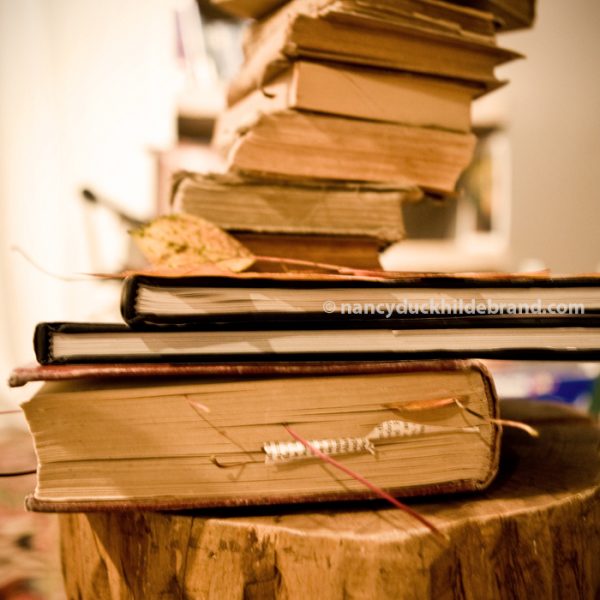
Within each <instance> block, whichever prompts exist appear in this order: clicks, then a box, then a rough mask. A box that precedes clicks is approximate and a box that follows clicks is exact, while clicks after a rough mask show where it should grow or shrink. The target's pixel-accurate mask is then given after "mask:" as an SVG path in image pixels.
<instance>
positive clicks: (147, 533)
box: [60, 402, 600, 600]
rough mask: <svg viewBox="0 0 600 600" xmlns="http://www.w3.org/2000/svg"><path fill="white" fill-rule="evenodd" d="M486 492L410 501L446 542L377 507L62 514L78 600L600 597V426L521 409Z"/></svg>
mask: <svg viewBox="0 0 600 600" xmlns="http://www.w3.org/2000/svg"><path fill="white" fill-rule="evenodd" d="M503 416H504V417H506V418H513V419H514V418H516V419H524V420H526V421H527V422H529V423H532V424H533V425H534V426H536V427H538V429H539V430H540V433H541V435H540V438H539V439H532V438H529V437H527V436H526V435H525V434H524V433H523V432H520V431H515V432H510V431H507V432H506V433H505V442H504V447H503V453H504V456H503V460H502V465H501V471H500V475H499V476H498V479H497V480H496V482H495V483H494V485H493V486H492V487H491V488H490V489H489V490H488V491H487V492H486V493H480V494H477V495H463V496H460V497H457V496H452V497H445V498H435V499H429V500H427V501H421V502H417V501H413V502H411V505H412V506H413V507H414V508H416V509H417V510H419V511H420V512H421V513H422V514H423V515H424V516H426V517H427V518H428V519H430V520H431V521H433V522H434V523H435V524H436V525H437V526H438V527H439V528H440V529H442V531H444V532H445V533H446V535H447V536H448V538H449V542H448V543H447V545H444V544H441V543H440V542H439V541H437V539H436V538H435V536H433V535H432V534H431V533H430V532H429V531H428V530H427V529H426V528H425V527H423V526H421V525H420V524H419V523H417V522H416V521H414V520H411V519H410V517H408V516H407V515H405V514H403V513H401V512H399V511H396V510H394V509H388V508H387V507H385V506H383V505H381V504H378V503H361V504H351V505H350V504H338V505H320V506H312V507H304V508H302V509H299V508H298V507H295V508H293V509H282V508H281V507H280V508H279V509H273V508H271V509H268V510H267V509H262V510H258V509H252V510H250V509H247V510H240V509H236V510H235V511H231V510H230V511H220V512H219V511H204V512H202V513H200V512H195V513H178V514H173V513H144V512H126V513H96V514H87V515H86V514H68V515H61V517H60V520H61V533H62V556H63V568H64V573H65V581H66V589H67V594H68V597H69V598H86V599H88V598H102V599H106V598H114V599H117V598H119V599H121V598H123V599H124V598H201V599H204V598H207V599H215V600H226V599H229V598H232V599H233V598H236V599H238V598H239V599H242V598H243V599H245V600H254V599H260V600H271V599H281V600H283V599H286V600H292V599H294V600H295V599H296V598H297V599H303V600H304V599H306V598H319V599H321V600H329V599H331V600H338V599H339V600H342V599H343V598H353V599H372V598H377V599H378V600H381V599H388V598H389V599H395V600H401V599H405V598H406V599H409V598H410V599H415V598H417V599H421V598H422V599H430V598H431V599H433V598H435V599H436V600H438V599H444V598H472V599H482V598H485V599H486V600H488V599H489V600H494V599H504V598H511V599H512V598H557V599H562V598H569V599H577V598H581V599H590V598H597V597H599V594H600V502H599V500H600V487H599V482H600V458H599V454H598V448H599V445H600V432H599V430H598V429H597V428H596V427H595V426H594V425H593V424H592V423H591V422H590V421H588V420H587V419H585V418H582V417H580V416H578V415H577V414H575V413H573V412H570V411H569V410H567V409H564V408H562V407H558V406H554V405H544V404H540V403H531V402H511V403H507V404H505V406H504V411H503Z"/></svg>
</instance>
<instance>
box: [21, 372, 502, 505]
mask: <svg viewBox="0 0 600 600" xmlns="http://www.w3.org/2000/svg"><path fill="white" fill-rule="evenodd" d="M466 409H468V410H466ZM23 410H24V412H25V416H26V418H27V421H28V423H29V427H30V429H31V432H32V434H33V438H34V441H35V446H36V452H37V456H38V460H39V466H38V481H37V486H36V490H35V492H34V494H33V495H32V497H31V498H30V499H29V500H28V506H29V508H31V509H34V510H48V511H90V510H113V509H115V510H118V509H161V508H171V509H176V508H193V507H202V506H225V505H247V504H273V503H294V502H304V501H323V500H340V499H355V498H363V497H364V498H369V497H373V494H372V493H371V492H370V491H369V490H368V489H366V488H365V487H364V486H363V484H361V483H359V482H358V481H357V480H356V479H354V478H352V477H351V476H349V475H347V474H345V473H343V472H341V471H339V470H337V469H336V468H334V467H332V466H331V465H328V464H325V463H323V462H322V461H321V459H317V458H315V457H314V456H313V455H312V454H311V453H310V452H309V451H308V450H307V448H306V447H305V446H303V445H302V444H301V443H300V442H297V441H296V440H295V439H294V438H293V437H292V436H291V435H290V431H293V432H294V433H296V434H297V435H299V436H301V437H302V438H304V439H306V440H309V441H310V442H311V443H312V444H313V445H315V446H317V447H319V448H320V449H321V451H322V452H324V453H325V454H327V455H330V456H332V457H334V458H335V459H336V460H337V461H339V462H341V463H343V464H344V465H345V466H346V467H348V468H350V469H352V470H353V471H355V472H356V473H359V474H360V475H362V476H363V477H366V478H367V479H368V480H369V481H371V482H372V483H374V484H375V485H377V486H379V487H381V488H383V489H385V490H388V491H389V492H390V493H393V494H395V495H399V496H411V495H423V494H438V493H443V492H458V491H469V490H477V489H482V488H484V487H485V486H487V485H488V484H489V482H490V481H491V480H492V478H493V476H494V474H495V472H496V469H497V466H498V453H499V442H500V431H499V428H498V427H497V425H495V424H494V423H492V422H491V421H490V418H492V419H493V418H495V417H497V416H498V415H497V412H498V405H497V399H496V395H495V392H494V387H493V382H492V380H491V378H490V377H489V375H488V373H487V371H486V370H485V369H484V367H483V366H482V365H480V364H478V363H475V362H461V361H435V362H408V363H407V362H393V363H378V364H373V363H364V364H363V365H362V366H361V365H360V364H359V365H349V367H348V371H347V372H346V373H344V372H343V370H340V369H336V370H335V371H334V372H332V373H331V374H327V373H324V374H321V375H314V374H311V373H310V369H308V370H307V371H306V372H305V373H304V374H302V372H301V371H300V372H298V371H292V370H290V372H289V373H288V374H286V373H285V369H283V372H282V369H277V368H274V369H271V367H270V366H268V365H266V366H265V365H260V366H255V368H254V372H253V373H249V372H248V371H246V374H245V375H239V374H237V373H236V369H235V365H231V366H230V374H229V376H227V375H226V374H224V373H223V371H222V370H221V371H219V376H218V377H215V376H213V377H209V376H205V377H203V378H182V377H179V378H178V379H175V380H165V379H160V380H158V379H156V380H152V379H148V378H147V377H146V378H138V379H130V380H123V379H117V380H115V379H106V380H103V379H95V380H94V379H87V380H74V381H64V382H55V383H48V384H45V386H44V387H43V388H42V389H41V390H40V391H39V392H38V393H37V394H36V395H35V396H34V397H33V399H31V400H30V401H28V402H26V403H25V404H24V405H23Z"/></svg>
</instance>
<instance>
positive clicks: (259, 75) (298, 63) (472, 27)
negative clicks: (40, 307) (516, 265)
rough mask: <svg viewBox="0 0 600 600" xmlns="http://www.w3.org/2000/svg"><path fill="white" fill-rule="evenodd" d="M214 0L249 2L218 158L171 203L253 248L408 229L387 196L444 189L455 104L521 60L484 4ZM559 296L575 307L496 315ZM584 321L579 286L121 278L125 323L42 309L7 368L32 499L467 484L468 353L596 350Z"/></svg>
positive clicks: (488, 469)
mask: <svg viewBox="0 0 600 600" xmlns="http://www.w3.org/2000/svg"><path fill="white" fill-rule="evenodd" d="M227 4H228V6H229V7H230V8H231V7H232V6H234V5H236V4H237V5H239V6H242V4H243V6H246V7H247V8H248V7H250V8H249V10H251V12H249V13H248V16H256V17H260V18H259V19H258V20H257V21H255V22H254V23H253V24H252V25H251V26H250V29H249V33H248V36H247V39H246V44H245V55H246V60H245V63H244V65H243V67H242V70H241V72H240V74H239V76H238V78H237V79H236V80H235V81H234V83H233V85H232V87H231V90H230V107H229V109H228V110H227V111H226V113H225V114H224V115H223V117H222V119H221V120H220V121H219V123H218V126H217V130H216V135H215V144H216V145H217V146H219V147H220V148H222V149H223V150H224V151H226V152H227V153H228V160H229V165H230V170H229V172H228V173H225V174H219V175H214V174H213V175H198V174H182V175H180V176H179V177H177V179H176V181H175V182H174V192H173V201H174V204H175V205H176V207H177V208H178V209H179V210H181V211H183V212H185V213H188V214H191V215H198V216H202V217H204V218H205V219H208V220H209V221H211V222H212V223H214V224H216V225H218V226H220V227H222V228H224V229H226V230H227V231H229V232H231V233H234V234H235V235H236V236H237V237H238V238H239V239H242V240H243V241H244V243H247V244H248V246H249V247H250V249H251V250H252V251H253V252H254V253H255V254H259V255H260V254H264V255H270V256H282V257H285V253H286V252H288V256H290V257H291V258H299V259H302V258H306V259H307V260H312V261H315V262H319V263H337V264H344V261H346V263H347V264H350V265H351V266H353V267H361V266H366V267H371V266H373V265H372V261H371V258H369V257H371V256H375V257H376V252H377V250H378V249H379V247H380V246H381V245H382V244H386V243H390V242H394V241H396V240H398V239H399V238H400V237H401V236H402V233H403V227H402V216H401V203H402V202H404V201H407V200H413V199H415V198H417V197H418V196H419V195H420V194H421V193H422V192H426V193H434V194H438V195H441V196H444V195H448V194H451V193H452V192H453V190H454V188H455V185H456V181H457V179H458V177H459V175H460V173H461V171H462V170H463V169H464V168H465V166H466V165H467V164H468V162H469V160H470V158H471V155H472V152H473V147H474V137H473V135H472V133H471V132H470V118H469V110H470V103H471V101H472V100H473V99H474V98H475V97H477V96H479V95H481V94H484V93H485V92H487V91H489V90H491V89H494V88H495V87H497V86H498V84H499V82H498V81H497V80H496V79H495V77H494V74H493V69H494V67H495V66H496V65H498V64H501V63H503V62H505V61H507V60H509V59H511V58H514V57H515V56H516V54H515V53H512V52H510V51H507V50H503V49H500V48H499V47H498V46H497V45H496V42H495V37H494V32H495V23H496V22H495V18H494V16H493V15H492V14H491V13H487V12H484V11H479V10H474V9H471V8H465V7H460V6H457V5H455V4H449V3H444V2H438V1H434V0H394V1H391V0H381V1H379V0H378V2H376V3H375V2H370V1H367V2H358V1H355V0H335V1H332V0H292V1H291V2H288V3H287V4H284V5H282V6H280V8H279V9H278V10H276V11H275V12H272V13H268V9H267V7H266V6H265V3H264V2H262V1H261V0H253V1H252V2H250V1H248V0H247V1H246V2H242V1H241V0H227ZM278 4H281V3H280V2H278ZM271 8H272V7H271ZM232 10H233V9H232ZM187 218H188V219H190V218H191V217H189V216H188V217H187ZM188 241H189V240H183V239H179V240H177V239H173V240H169V244H171V246H172V247H174V248H179V247H181V248H183V246H186V247H187V245H186V244H184V242H186V243H187V242H188ZM309 247H310V248H309ZM306 248H309V250H306ZM188 250H189V248H188ZM303 252H306V253H307V254H305V255H304V256H303V254H302V253H303ZM340 257H341V258H340ZM565 294H566V295H567V296H568V297H569V298H572V299H580V300H581V302H583V304H584V310H585V311H586V312H587V313H588V314H584V315H568V316H564V315H561V314H554V313H551V312H549V313H548V314H546V313H543V314H542V313H540V315H539V316H537V314H536V315H534V316H531V315H529V316H526V317H521V316H519V315H516V314H515V313H514V312H510V311H509V312H506V311H503V312H502V313H494V312H493V311H492V308H491V307H492V306H496V305H499V304H505V303H507V302H511V303H513V304H515V305H516V304H518V303H535V302H536V301H537V300H538V299H539V300H540V302H541V307H540V311H543V310H544V309H548V308H549V307H550V306H555V305H556V303H558V302H561V301H562V299H563V298H564V297H565ZM432 303H433V304H432ZM482 304H484V305H485V306H484V307H483V310H481V307H482ZM465 307H466V309H465ZM470 307H472V309H471V308H470ZM486 307H487V309H486ZM599 312H600V288H599V286H598V280H597V279H596V278H594V277H580V278H566V279H553V278H550V277H543V276H541V277H520V278H519V277H513V276H510V275H506V276H495V275H492V276H451V275H433V276H427V275H422V276H419V275H415V274H404V275H403V274H396V275H390V274H385V273H383V272H380V273H378V274H373V273H371V275H366V274H364V273H363V275H362V276H358V275H352V276H350V275H349V276H342V275H339V274H338V275H331V274H329V275H328V274H323V273H311V274H306V273H305V274H298V273H296V274H294V273H273V274H270V275H266V274H260V273H248V272H245V273H238V274H237V275H234V274H231V276H204V277H169V276H162V277H156V276H148V275H134V276H131V277H129V278H128V279H127V280H126V281H125V284H124V286H123V296H122V315H123V320H124V322H123V323H119V324H110V325H106V324H99V323H69V322H64V323H43V324H40V325H39V326H38V327H37V329H36V332H35V350H36V355H37V358H38V361H39V364H38V365H36V366H34V367H27V368H21V369H16V370H15V371H14V373H13V376H12V380H11V382H12V384H13V385H22V384H24V383H27V382H28V381H32V380H45V381H46V384H45V385H44V387H43V388H42V389H41V391H40V392H38V393H37V394H36V395H35V396H34V398H33V399H32V400H30V401H29V402H27V403H25V404H24V406H23V408H24V411H25V415H26V417H27V420H28V422H29V425H30V428H31V432H32V434H33V438H34V441H35V445H36V450H37V455H38V458H39V466H38V483H37V487H36V490H35V492H34V493H33V495H32V496H31V498H30V499H29V501H28V505H29V507H30V508H32V509H35V510H53V511H56V510H58V511H82V510H84V511H88V510H113V509H115V510H118V509H132V508H137V509H142V508H144V509H152V508H155V509H168V508H173V509H175V508H191V507H201V506H215V505H221V506H222V505H244V504H268V503H291V502H303V501H309V500H310V501H314V500H333V499H343V498H357V497H365V498H367V497H374V496H376V495H377V494H376V493H374V491H373V487H365V486H364V479H361V478H368V480H369V482H371V484H372V486H375V487H379V488H381V489H384V490H387V491H390V492H391V493H393V494H395V495H404V496H410V495H422V494H428V493H440V492H451V491H467V490H477V489H482V488H484V487H485V486H486V485H488V484H489V482H490V481H491V480H492V478H493V476H494V474H495V472H496V470H497V466H498V455H499V454H498V453H499V445H500V426H499V425H498V402H497V398H496V395H495V392H494V386H493V382H492V380H491V378H490V376H489V374H488V372H487V371H486V369H485V368H484V367H483V366H482V365H481V364H480V363H478V362H476V361H474V360H472V359H474V358H479V357H486V356H496V357H502V356H508V355H509V356H511V357H515V356H521V357H523V358H530V357H531V358H539V357H541V356H544V357H548V356H550V357H564V356H567V357H573V356H577V357H583V356H585V357H594V356H595V357H598V349H599V348H600V322H598V318H597V317H595V316H594V315H595V314H598V313H599ZM408 359H410V360H408ZM315 449H316V450H318V453H320V455H321V456H318V453H317V452H315ZM323 457H330V458H333V457H335V459H336V460H337V461H338V462H339V463H343V466H344V468H346V469H347V470H340V469H338V468H336V467H335V466H334V465H333V464H332V463H331V462H327V461H326V460H324V459H323ZM351 473H354V474H355V475H356V474H358V475H359V477H355V476H354V475H352V474H351ZM361 481H362V482H361Z"/></svg>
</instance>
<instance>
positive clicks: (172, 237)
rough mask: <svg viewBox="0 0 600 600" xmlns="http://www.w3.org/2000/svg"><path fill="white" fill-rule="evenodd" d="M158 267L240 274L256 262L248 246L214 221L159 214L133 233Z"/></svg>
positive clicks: (147, 255)
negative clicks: (211, 267) (206, 268)
mask: <svg viewBox="0 0 600 600" xmlns="http://www.w3.org/2000/svg"><path fill="white" fill-rule="evenodd" d="M130 233H131V236H132V237H133V239H134V240H135V242H136V244H137V246H138V247H139V249H140V250H141V251H142V253H143V254H144V256H145V257H146V258H147V259H148V261H149V262H150V263H151V264H152V265H153V267H155V268H159V269H164V270H165V271H166V270H168V269H177V270H178V271H180V272H181V271H186V270H187V271H190V272H193V271H194V270H195V269H197V268H198V267H200V266H201V265H214V266H216V267H217V268H219V269H223V270H226V271H233V272H234V273H238V272H240V271H245V270H246V269H248V268H249V267H251V266H252V265H253V264H254V260H255V259H254V255H253V254H252V253H251V252H250V250H248V249H247V248H246V247H245V246H243V245H242V244H240V243H239V242H238V241H237V240H235V239H234V238H233V237H231V236H230V235H229V234H227V233H225V231H223V230H222V229H220V228H219V227H217V226H216V225H214V224H213V223H211V222H209V221H206V220H205V219H202V218H200V217H196V216H194V215H186V214H176V215H168V216H164V217H158V218H157V219H154V220H153V221H151V222H150V223H148V224H147V225H143V226H142V227H140V228H139V229H135V230H133V231H131V232H130Z"/></svg>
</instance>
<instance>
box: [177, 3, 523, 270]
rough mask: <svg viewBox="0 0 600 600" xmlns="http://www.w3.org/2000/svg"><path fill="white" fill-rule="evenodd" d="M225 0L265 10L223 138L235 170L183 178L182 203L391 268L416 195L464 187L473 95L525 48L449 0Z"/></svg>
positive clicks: (219, 128) (358, 262)
mask: <svg viewBox="0 0 600 600" xmlns="http://www.w3.org/2000/svg"><path fill="white" fill-rule="evenodd" d="M220 4H221V6H222V7H223V8H225V9H226V10H229V11H230V12H232V13H234V14H238V15H242V14H243V15H244V16H246V17H251V18H255V19H256V20H255V21H254V22H252V23H251V24H250V26H249V27H248V29H247V32H246V38H245V42H244V55H245V60H244V63H243V65H242V67H241V69H240V72H239V73H238V75H237V77H235V79H234V80H233V81H232V82H231V85H230V89H229V94H228V104H229V106H228V108H227V110H226V111H225V112H224V113H223V114H222V115H221V116H220V117H219V119H218V120H217V124H216V128H215V133H214V137H213V144H214V146H215V147H216V148H217V149H219V150H220V151H221V152H222V153H224V154H225V155H226V157H227V164H228V169H229V172H228V173H227V174H225V175H209V176H205V175H204V176H203V175H198V174H196V175H189V174H183V175H182V176H181V177H179V178H178V179H177V181H176V182H175V194H174V202H175V204H176V207H177V208H178V209H179V210H182V211H184V212H188V213H191V214H195V215H199V216H202V217H204V218H206V219H208V220H210V221H212V222H214V223H216V224H217V225H219V226H221V227H223V228H224V229H226V230H228V231H229V232H231V233H232V234H234V235H235V236H236V237H238V239H240V241H242V243H244V244H245V245H247V246H248V247H249V248H250V250H252V251H253V252H255V253H256V254H258V255H269V256H281V257H283V258H298V259H305V260H312V261H316V262H319V261H320V262H325V263H334V264H341V265H344V266H352V267H357V268H369V267H370V268H373V267H378V264H379V263H378V253H379V251H380V250H381V249H383V248H384V247H385V246H386V245H388V244H390V243H393V242H397V241H399V240H400V239H401V238H402V237H403V234H404V227H403V221H402V203H403V202H405V201H407V200H411V199H415V198H418V197H419V196H420V195H421V194H423V193H428V194H435V195H437V196H442V197H443V196H448V195H450V194H453V193H454V191H455V188H456V184H457V181H458V179H459V176H460V175H461V173H462V171H463V170H464V169H465V168H466V167H467V166H468V165H469V163H470V162H471V159H472V157H473V152H474V147H475V142H476V139H475V136H474V135H473V133H472V132H471V117H470V114H471V103H472V101H473V100H474V99H475V98H477V97H479V96H482V95H483V94H485V93H487V92H489V91H490V90H494V89H496V88H497V87H498V86H499V85H501V82H500V81H498V79H497V78H496V77H495V75H494V68H495V67H496V66H498V65H500V64H503V63H505V62H507V61H509V60H512V59H514V58H516V57H518V56H519V55H518V54H517V53H515V52H512V51H510V50H505V49H503V48H500V47H498V45H497V44H496V27H497V22H496V19H495V17H494V15H493V14H492V13H491V12H487V11H483V10H476V9H473V8H469V7H464V6H460V5H456V4H450V3H446V2H439V1H438V0H393V1H391V0H385V1H383V2H358V1H356V0H290V1H289V2H287V3H281V2H277V3H276V4H277V5H279V6H278V8H276V9H275V10H272V9H274V8H275V7H274V3H273V2H272V0H255V1H254V2H251V3H250V2H247V0H228V1H227V2H224V3H220ZM317 259H318V260H317Z"/></svg>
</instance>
